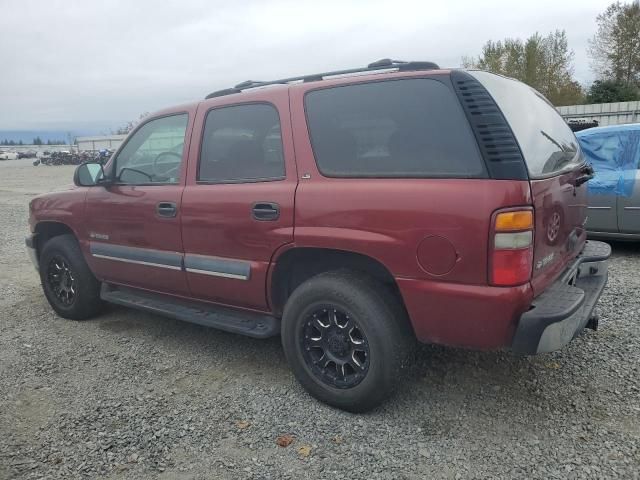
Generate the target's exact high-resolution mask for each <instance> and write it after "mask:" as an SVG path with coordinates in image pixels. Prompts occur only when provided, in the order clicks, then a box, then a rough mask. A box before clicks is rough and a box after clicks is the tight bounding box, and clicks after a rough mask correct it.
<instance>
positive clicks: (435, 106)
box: [305, 78, 486, 178]
mask: <svg viewBox="0 0 640 480" xmlns="http://www.w3.org/2000/svg"><path fill="white" fill-rule="evenodd" d="M305 109H306V113H307V122H308V124H309V131H310V135H311V143H312V147H313V152H314V155H315V158H316V162H317V165H318V169H319V170H320V172H321V173H322V174H323V175H325V176H329V177H384V178H386V177H417V178H428V177H457V178H460V177H461V178H473V177H485V176H486V173H485V169H484V164H483V161H482V158H481V157H480V153H479V150H478V146H477V144H476V140H475V138H474V136H473V133H472V132H471V129H470V127H469V124H468V122H467V119H466V117H465V115H464V112H463V110H462V107H461V106H460V103H459V101H458V99H457V98H456V96H455V94H454V93H453V92H452V90H451V89H450V88H449V87H448V86H446V85H445V84H443V83H441V82H439V81H437V80H431V79H423V78H421V79H407V80H387V81H381V82H371V83H363V84H356V85H345V86H340V87H334V88H327V89H322V90H314V91H311V92H309V93H307V95H306V97H305Z"/></svg>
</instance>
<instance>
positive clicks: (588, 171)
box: [574, 164, 595, 187]
mask: <svg viewBox="0 0 640 480" xmlns="http://www.w3.org/2000/svg"><path fill="white" fill-rule="evenodd" d="M580 173H581V174H582V175H580V176H579V177H578V178H576V180H575V183H574V185H575V186H576V187H579V186H580V185H582V184H584V183H587V182H588V181H589V180H591V179H592V178H593V177H594V174H595V172H594V170H593V167H592V166H591V164H586V165H585V166H584V167H582V168H581V169H580Z"/></svg>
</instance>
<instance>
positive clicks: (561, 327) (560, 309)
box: [511, 240, 611, 355]
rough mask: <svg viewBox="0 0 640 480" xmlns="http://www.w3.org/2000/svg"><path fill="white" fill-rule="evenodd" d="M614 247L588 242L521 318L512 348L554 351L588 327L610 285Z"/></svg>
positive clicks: (527, 352)
mask: <svg viewBox="0 0 640 480" xmlns="http://www.w3.org/2000/svg"><path fill="white" fill-rule="evenodd" d="M610 255H611V247H610V246H609V245H608V244H606V243H603V242H597V241H592V240H590V241H588V242H587V243H586V244H585V247H584V249H583V250H582V252H580V255H578V257H577V258H576V259H575V260H574V262H573V263H572V264H571V265H569V267H568V268H567V269H566V270H565V272H564V273H563V274H562V276H561V277H560V278H559V279H558V280H556V281H555V282H554V283H553V284H552V285H551V286H550V287H548V288H547V289H546V290H545V291H544V292H543V293H542V294H541V295H539V296H538V297H536V298H535V299H534V300H533V301H532V302H531V308H530V309H529V310H528V311H527V312H525V313H523V314H522V315H521V316H520V320H519V321H518V325H517V328H516V331H515V335H514V337H513V342H512V345H511V349H512V350H513V351H514V352H516V353H519V354H522V355H534V354H536V353H544V352H552V351H554V350H558V349H560V348H562V347H563V346H565V345H566V344H567V343H569V342H570V341H571V340H573V339H574V338H575V337H576V336H577V335H578V334H579V333H580V332H581V331H582V330H583V329H584V327H585V326H586V324H587V322H588V321H589V319H590V318H591V315H592V312H593V309H594V307H595V305H596V303H597V302H598V299H599V298H600V295H601V294H602V290H603V289H604V287H605V285H606V283H607V277H608V265H607V259H608V258H609V256H610Z"/></svg>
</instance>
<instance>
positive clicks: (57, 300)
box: [39, 235, 102, 320]
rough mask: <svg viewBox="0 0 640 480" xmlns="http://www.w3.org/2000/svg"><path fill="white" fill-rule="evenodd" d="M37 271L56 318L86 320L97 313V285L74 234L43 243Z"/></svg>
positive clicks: (100, 303) (98, 299)
mask: <svg viewBox="0 0 640 480" xmlns="http://www.w3.org/2000/svg"><path fill="white" fill-rule="evenodd" d="M39 270H40V281H41V283H42V289H43V290H44V294H45V296H46V297H47V300H48V301H49V304H50V305H51V307H52V308H53V309H54V310H55V311H56V313H57V314H58V315H60V316H61V317H63V318H69V319H72V320H85V319H88V318H91V317H94V316H95V315H97V314H98V313H99V312H100V309H101V308H102V300H101V299H100V282H99V281H98V280H97V279H96V278H95V277H94V276H93V273H92V272H91V270H90V269H89V266H88V265H87V262H85V260H84V257H83V255H82V252H81V251H80V246H79V245H78V242H77V241H76V239H75V237H74V236H73V235H60V236H58V237H53V238H52V239H51V240H49V241H48V242H47V243H45V244H44V247H43V248H42V253H41V254H40V261H39Z"/></svg>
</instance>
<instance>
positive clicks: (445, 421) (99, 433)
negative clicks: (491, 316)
mask: <svg viewBox="0 0 640 480" xmlns="http://www.w3.org/2000/svg"><path fill="white" fill-rule="evenodd" d="M72 171H73V167H42V166H41V167H33V166H31V163H30V162H28V161H13V162H12V161H8V162H0V208H1V209H0V225H1V230H0V291H2V293H3V295H2V297H1V298H0V318H1V321H0V478H3V479H4V478H69V479H72V478H88V477H98V476H101V477H106V478H127V479H132V478H159V479H164V478H167V479H168V478H171V479H205V478H223V479H225V478H264V479H288V478H291V479H293V478H333V479H341V478H345V479H347V478H348V479H350V480H351V479H357V478H389V479H403V478H406V479H423V478H452V479H458V478H544V479H549V478H626V479H629V478H635V479H637V478H639V474H638V472H639V471H640V366H639V365H640V362H639V360H640V339H639V334H640V326H639V320H640V298H639V295H638V293H637V292H638V287H640V277H639V275H638V272H639V267H640V243H638V244H615V245H614V256H613V258H612V260H611V264H610V274H611V276H610V280H609V286H608V288H607V289H606V291H605V293H604V295H603V297H602V298H601V300H600V304H599V313H600V316H601V324H600V330H599V331H598V332H591V331H587V332H585V333H584V334H583V335H582V336H581V337H580V338H578V339H577V340H576V341H574V342H573V343H572V344H571V345H569V346H568V347H567V348H565V349H564V350H563V351H561V352H556V353H553V354H546V355H540V356H537V357H531V358H519V357H516V356H513V355H511V354H510V353H508V352H489V353H487V352H469V351H465V350H458V349H447V348H440V347H433V346H424V347H421V349H420V351H419V353H418V359H417V362H416V364H415V366H414V367H412V369H411V371H410V374H409V376H408V378H407V380H406V382H405V383H404V384H403V386H402V387H401V388H400V390H399V392H398V393H397V395H396V396H395V397H394V398H393V399H391V400H390V401H389V402H387V403H386V404H385V405H383V406H382V407H380V408H378V409H377V410H375V411H374V412H371V413H369V414H366V415H353V414H348V413H344V412H341V411H337V410H334V409H332V408H329V407H327V406H325V405H322V404H320V403H318V402H316V401H315V400H313V399H312V398H310V397H309V396H308V395H307V394H306V393H305V392H304V391H303V390H302V389H301V387H300V386H298V384H297V383H296V382H295V380H294V378H293V376H292V375H291V373H290V372H289V370H288V368H287V365H286V362H285V359H284V356H283V354H282V350H281V348H280V345H279V341H278V340H277V339H272V340H269V341H259V340H253V339H249V338H243V337H240V336H234V335H231V334H226V333H223V332H218V331H215V330H212V329H207V328H203V327H199V326H196V325H190V324H185V323H180V322H177V321H174V320H169V319H165V318H162V317H158V316H154V315H148V314H143V313H139V312H135V311H130V310H126V309H121V308H115V307H114V308H112V309H110V310H109V311H108V312H107V313H105V314H104V315H102V316H101V317H100V318H97V319H95V320H92V321H87V322H74V321H70V320H63V319H61V318H58V317H56V316H55V315H54V314H53V312H52V311H51V309H50V308H49V307H48V305H47V304H46V302H45V299H44V297H43V295H42V293H41V291H40V287H39V284H38V280H37V277H36V273H35V272H34V271H33V269H32V267H31V265H30V264H29V261H28V259H27V256H26V253H25V252H24V247H23V238H24V236H25V234H26V233H27V202H28V200H29V198H30V197H31V196H32V195H34V194H36V193H39V192H44V191H48V190H51V189H53V188H56V187H57V186H61V185H64V184H68V183H70V180H71V175H72ZM285 435H289V436H291V437H292V439H293V441H292V443H291V444H290V445H289V446H287V447H280V446H278V445H277V443H276V441H277V439H278V437H281V436H285ZM281 440H282V439H281ZM284 443H287V442H284Z"/></svg>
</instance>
